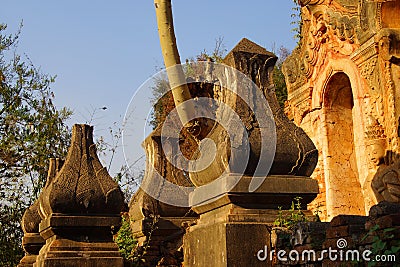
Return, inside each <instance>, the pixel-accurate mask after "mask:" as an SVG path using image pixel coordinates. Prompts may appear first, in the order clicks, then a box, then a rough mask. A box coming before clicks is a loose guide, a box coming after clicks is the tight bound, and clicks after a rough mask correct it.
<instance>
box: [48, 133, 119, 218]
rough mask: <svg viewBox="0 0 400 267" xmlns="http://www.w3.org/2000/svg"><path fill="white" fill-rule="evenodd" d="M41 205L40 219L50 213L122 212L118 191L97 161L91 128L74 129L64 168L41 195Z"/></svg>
mask: <svg viewBox="0 0 400 267" xmlns="http://www.w3.org/2000/svg"><path fill="white" fill-rule="evenodd" d="M40 205H41V211H42V212H43V214H42V217H47V216H49V215H50V214H52V213H73V214H118V213H119V212H120V211H121V210H123V209H124V208H125V203H124V198H123V194H122V192H121V190H120V189H119V187H118V185H117V184H116V183H115V182H114V181H113V180H112V178H111V176H110V175H109V174H108V172H107V170H106V168H104V167H103V166H102V165H101V163H100V160H99V158H98V157H97V154H96V146H95V144H94V143H93V127H91V126H88V125H74V127H73V129H72V141H71V147H70V149H69V151H68V155H67V159H66V160H65V164H64V166H63V167H62V169H61V170H60V172H59V173H58V175H57V176H56V177H55V178H54V179H53V181H51V182H50V183H49V185H48V187H47V188H46V189H45V190H44V191H43V194H42V197H41V201H40Z"/></svg>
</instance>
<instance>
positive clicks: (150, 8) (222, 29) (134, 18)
mask: <svg viewBox="0 0 400 267" xmlns="http://www.w3.org/2000/svg"><path fill="white" fill-rule="evenodd" d="M172 2H173V12H174V20H175V21H174V22H175V31H176V36H177V42H178V48H179V51H180V54H181V58H182V59H185V58H188V57H191V56H194V55H196V54H198V53H199V52H200V51H202V50H203V49H206V50H209V51H211V50H212V49H213V48H214V44H215V39H216V38H218V37H220V36H222V37H223V38H224V43H225V46H226V48H227V49H228V50H230V49H231V48H233V46H234V45H235V44H236V43H237V42H238V41H239V40H240V39H241V38H243V37H247V38H249V39H251V40H253V41H255V42H256V43H258V44H260V45H262V46H264V47H265V48H267V49H268V50H271V49H272V48H273V47H276V48H279V47H280V46H285V47H287V48H289V49H290V50H292V49H293V48H294V47H295V44H296V41H295V40H294V39H293V35H294V34H293V33H292V32H291V28H293V26H292V25H291V24H290V22H291V21H292V18H291V14H292V13H293V11H292V8H293V6H294V4H293V1H292V0H284V1H282V0H275V1H266V0H251V1H246V2H245V1H227V0H202V1H188V0H186V1H183V0H174V1H172ZM0 18H1V19H0V22H1V23H6V24H8V26H9V29H8V32H9V33H13V32H15V30H16V29H17V28H18V25H19V23H20V22H21V21H22V20H23V24H24V27H23V29H22V34H21V38H20V43H19V50H18V51H19V52H20V53H26V54H27V55H28V56H29V58H30V59H31V60H32V62H33V63H34V65H35V66H38V67H41V69H42V71H43V72H45V73H49V74H52V75H57V80H56V83H55V84H54V85H53V86H52V88H53V91H54V93H55V95H56V104H57V106H59V107H62V106H67V107H69V108H71V109H72V110H73V111H74V115H73V117H72V119H71V120H70V122H69V123H70V124H73V123H85V122H87V120H89V118H90V114H91V113H92V112H93V110H94V109H96V114H95V116H94V120H93V121H92V124H93V125H95V127H96V133H95V134H96V135H97V136H99V135H105V136H107V128H108V127H110V126H112V124H113V122H117V123H120V122H121V121H122V118H123V116H124V113H125V110H126V107H127V105H128V104H129V100H130V99H131V97H132V95H133V93H134V91H135V90H136V88H138V87H139V86H140V85H141V84H142V83H143V82H144V81H145V80H146V79H148V78H149V77H150V76H152V75H153V74H154V73H155V69H156V67H161V66H162V63H163V61H162V57H161V52H160V47H159V41H158V35H157V26H156V18H155V11H154V5H153V1H151V0H130V1H127V0H119V1H103V0H99V1H82V0H81V1H76V0H70V1H54V0H52V1H50V0H40V1H31V0H30V1H28V0H8V1H6V0H5V1H2V4H1V9H0ZM183 61H184V60H183ZM103 106H106V107H107V110H104V111H103V110H100V109H99V108H101V107H103Z"/></svg>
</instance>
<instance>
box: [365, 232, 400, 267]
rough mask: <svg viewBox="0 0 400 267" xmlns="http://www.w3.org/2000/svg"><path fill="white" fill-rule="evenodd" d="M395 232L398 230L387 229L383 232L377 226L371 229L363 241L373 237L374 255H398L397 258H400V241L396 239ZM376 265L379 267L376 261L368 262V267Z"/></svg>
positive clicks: (372, 248)
mask: <svg viewBox="0 0 400 267" xmlns="http://www.w3.org/2000/svg"><path fill="white" fill-rule="evenodd" d="M394 231H396V228H386V229H383V230H381V229H380V226H379V225H378V224H376V225H374V226H373V227H371V229H370V230H369V231H368V233H367V234H366V235H365V236H364V237H363V238H362V239H361V241H364V240H366V239H367V238H368V237H370V236H372V243H371V251H372V255H374V256H376V255H386V256H389V255H396V258H398V257H399V256H400V255H399V253H400V240H398V239H395V238H394V233H393V232H394ZM375 265H377V262H376V261H370V262H368V267H370V266H375Z"/></svg>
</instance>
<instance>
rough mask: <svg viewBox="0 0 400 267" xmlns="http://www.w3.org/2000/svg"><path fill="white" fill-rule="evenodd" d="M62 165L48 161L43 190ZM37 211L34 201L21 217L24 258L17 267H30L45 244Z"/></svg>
mask: <svg viewBox="0 0 400 267" xmlns="http://www.w3.org/2000/svg"><path fill="white" fill-rule="evenodd" d="M62 164H63V162H62V160H60V159H55V158H51V159H50V160H49V170H48V174H47V180H46V184H45V187H44V188H47V187H48V186H49V184H50V182H51V181H52V180H53V179H54V177H55V176H56V174H57V172H58V171H59V170H60V169H61V166H62ZM38 209H39V201H38V200H36V201H35V202H34V203H33V204H32V206H30V207H29V208H28V209H27V210H26V211H25V213H24V215H23V216H22V221H21V227H22V230H23V232H24V237H23V238H22V247H23V248H24V251H25V256H24V257H23V258H22V259H21V261H20V263H19V265H18V267H32V266H33V264H34V263H35V262H36V258H37V255H38V254H39V251H40V249H41V248H42V247H43V245H44V244H45V240H44V239H43V237H42V236H40V234H39V232H40V230H39V224H40V222H41V217H40V214H39V210H38Z"/></svg>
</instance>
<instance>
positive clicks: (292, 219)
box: [274, 197, 307, 230]
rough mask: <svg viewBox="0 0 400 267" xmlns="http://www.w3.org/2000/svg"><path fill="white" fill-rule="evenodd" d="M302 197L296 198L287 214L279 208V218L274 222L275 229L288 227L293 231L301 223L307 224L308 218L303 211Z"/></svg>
mask: <svg viewBox="0 0 400 267" xmlns="http://www.w3.org/2000/svg"><path fill="white" fill-rule="evenodd" d="M300 200H301V197H295V198H294V201H292V205H291V207H290V209H289V210H288V211H286V212H284V211H283V210H282V207H281V206H280V207H278V217H277V218H276V220H275V221H274V226H275V227H286V228H288V229H289V230H291V229H292V228H293V227H294V226H295V225H297V224H298V223H299V222H306V221H307V218H306V216H305V215H304V213H303V211H302V210H301V202H300Z"/></svg>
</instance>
